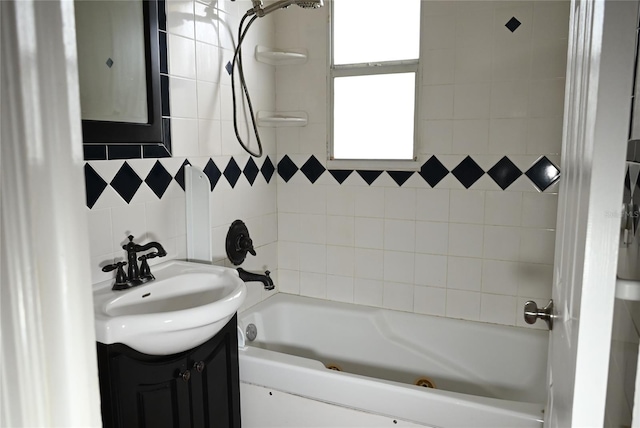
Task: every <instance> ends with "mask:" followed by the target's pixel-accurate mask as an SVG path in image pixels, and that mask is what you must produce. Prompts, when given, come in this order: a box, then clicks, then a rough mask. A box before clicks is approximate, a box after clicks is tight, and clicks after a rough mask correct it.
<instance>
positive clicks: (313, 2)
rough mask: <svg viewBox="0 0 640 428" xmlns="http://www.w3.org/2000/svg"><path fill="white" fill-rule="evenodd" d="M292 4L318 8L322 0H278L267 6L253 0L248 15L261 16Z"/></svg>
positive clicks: (259, 0) (322, 2)
mask: <svg viewBox="0 0 640 428" xmlns="http://www.w3.org/2000/svg"><path fill="white" fill-rule="evenodd" d="M292 4H295V5H297V6H300V7H301V8H303V9H318V8H320V7H322V6H324V1H323V0H280V1H277V2H275V3H273V4H270V5H269V6H267V7H262V0H253V8H252V9H249V10H248V11H247V14H248V15H253V14H255V15H257V16H258V17H260V18H262V17H263V16H265V15H267V14H269V13H271V12H273V11H274V10H278V9H286V8H288V7H289V6H291V5H292Z"/></svg>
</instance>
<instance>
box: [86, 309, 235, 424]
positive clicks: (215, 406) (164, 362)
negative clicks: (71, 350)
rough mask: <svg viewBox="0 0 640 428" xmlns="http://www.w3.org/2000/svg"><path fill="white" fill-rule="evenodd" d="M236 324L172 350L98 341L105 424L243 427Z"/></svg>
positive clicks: (103, 419) (233, 322)
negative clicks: (141, 349) (164, 351)
mask: <svg viewBox="0 0 640 428" xmlns="http://www.w3.org/2000/svg"><path fill="white" fill-rule="evenodd" d="M236 325H237V316H234V317H233V318H232V319H231V321H229V323H227V325H226V326H225V327H224V328H223V329H222V330H220V332H218V334H216V335H215V336H214V337H212V338H211V339H209V340H208V341H207V342H205V343H203V344H202V345H200V346H198V347H196V348H193V349H191V350H189V351H185V352H182V353H178V354H174V355H163V356H158V355H146V354H142V353H140V352H137V351H135V350H133V349H131V348H129V347H128V346H126V345H123V344H112V345H104V344H102V343H98V369H99V373H100V395H101V399H102V421H103V426H104V427H106V428H110V427H113V428H116V427H117V428H120V427H122V428H124V427H149V428H163V427H167V428H169V427H171V428H174V427H179V428H183V427H184V428H186V427H191V428H199V427H202V428H205V427H206V428H240V379H239V373H238V337H237V332H236Z"/></svg>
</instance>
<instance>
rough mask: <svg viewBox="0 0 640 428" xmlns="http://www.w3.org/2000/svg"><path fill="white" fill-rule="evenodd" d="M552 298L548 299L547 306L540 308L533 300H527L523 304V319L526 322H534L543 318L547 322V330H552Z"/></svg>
mask: <svg viewBox="0 0 640 428" xmlns="http://www.w3.org/2000/svg"><path fill="white" fill-rule="evenodd" d="M554 317H555V315H553V300H549V303H548V304H547V306H545V307H544V308H542V309H539V308H538V305H537V304H536V302H534V301H533V300H529V301H528V302H527V303H525V304H524V320H525V322H526V323H527V324H535V322H536V321H538V318H539V319H542V320H544V321H545V322H546V323H547V327H549V330H553V318H554Z"/></svg>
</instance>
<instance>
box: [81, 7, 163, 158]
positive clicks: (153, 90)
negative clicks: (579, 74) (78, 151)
mask: <svg viewBox="0 0 640 428" xmlns="http://www.w3.org/2000/svg"><path fill="white" fill-rule="evenodd" d="M74 6H75V15H76V35H77V49H78V73H79V80H80V101H81V107H82V135H83V141H84V152H85V159H86V160H98V159H101V160H106V159H130V158H142V157H145V158H158V157H168V156H171V138H170V135H171V133H170V119H169V79H168V76H167V71H168V70H167V60H166V59H167V48H166V46H167V42H166V33H165V30H166V15H165V10H164V1H162V0H126V1H122V0H111V1H109V0H93V1H88V0H76V1H75V2H74ZM161 73H162V74H161Z"/></svg>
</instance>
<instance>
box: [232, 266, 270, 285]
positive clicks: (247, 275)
mask: <svg viewBox="0 0 640 428" xmlns="http://www.w3.org/2000/svg"><path fill="white" fill-rule="evenodd" d="M270 273H271V272H269V271H265V273H264V275H262V274H259V273H252V272H247V271H246V270H244V269H242V268H238V275H240V279H241V280H243V281H244V282H250V281H259V282H261V283H263V284H264V289H265V290H273V289H274V288H275V285H273V280H272V279H271V277H270V276H269V274H270Z"/></svg>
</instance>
